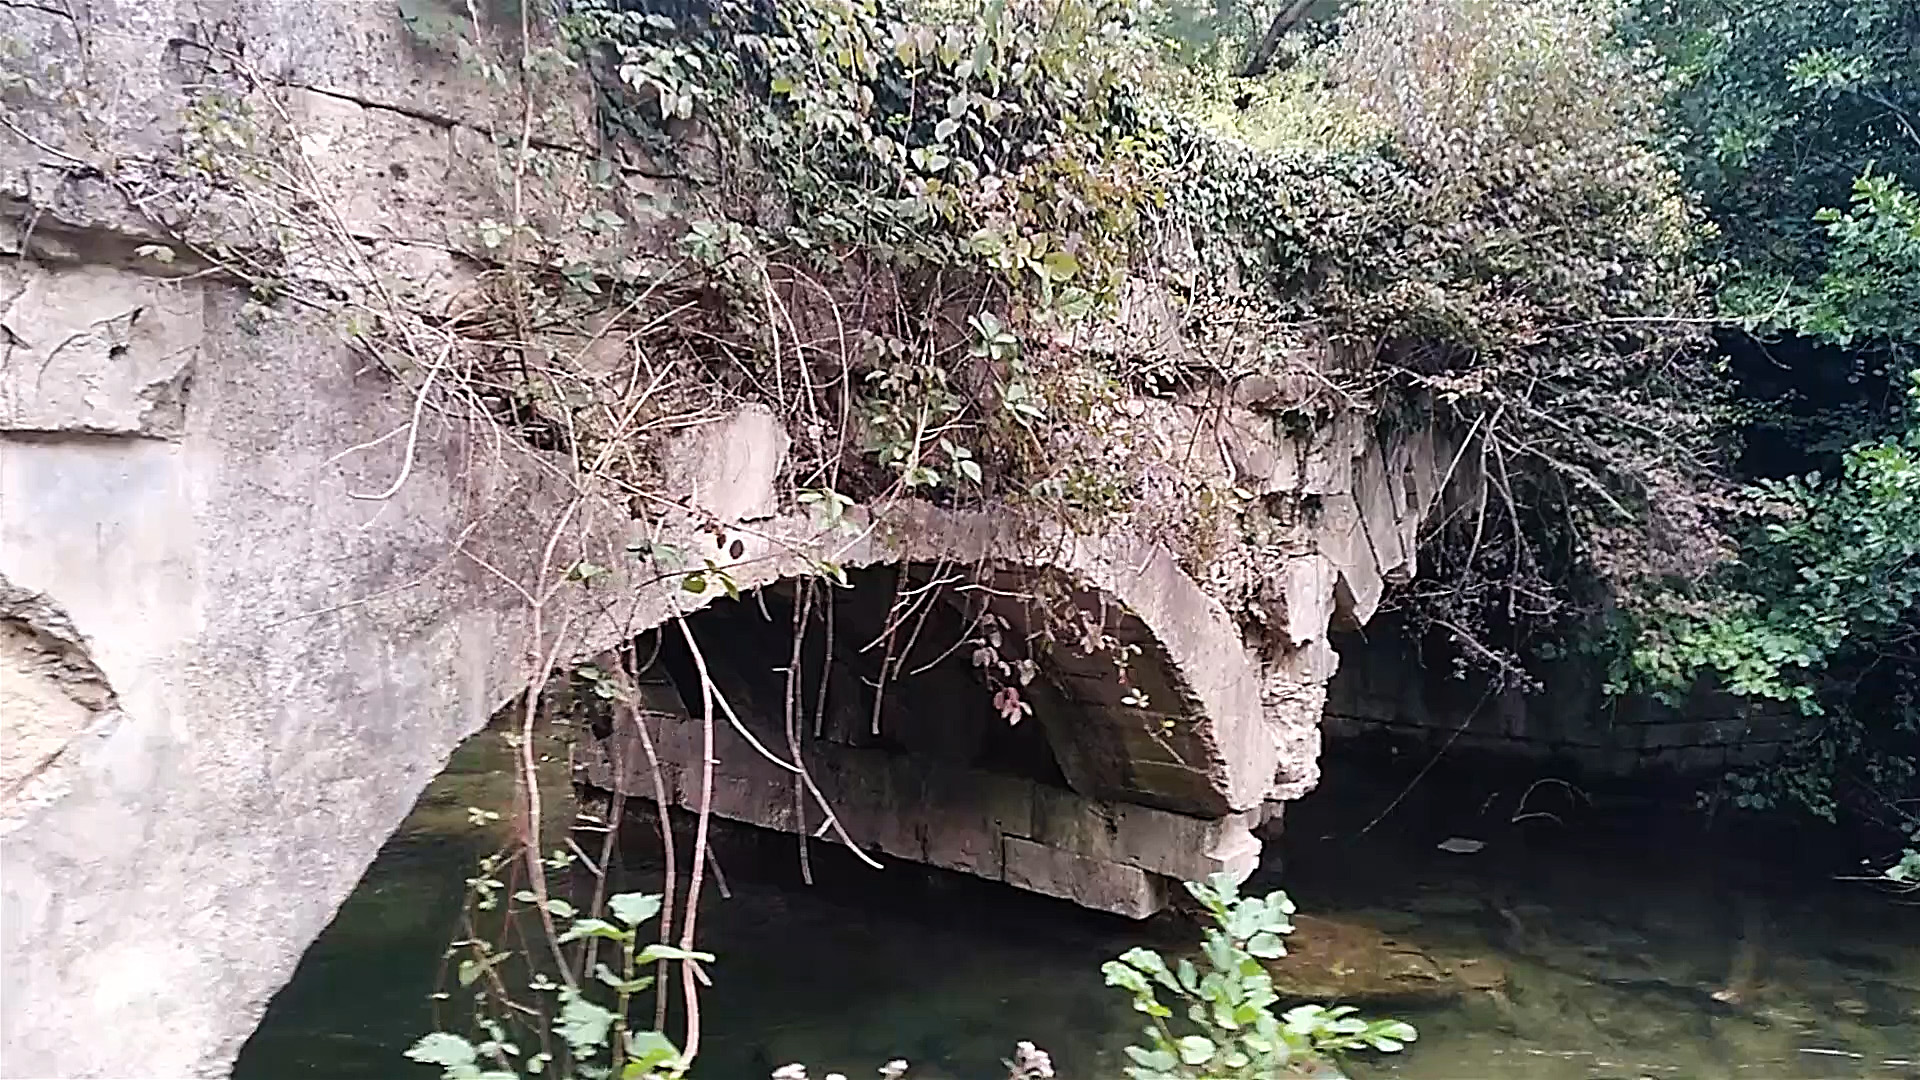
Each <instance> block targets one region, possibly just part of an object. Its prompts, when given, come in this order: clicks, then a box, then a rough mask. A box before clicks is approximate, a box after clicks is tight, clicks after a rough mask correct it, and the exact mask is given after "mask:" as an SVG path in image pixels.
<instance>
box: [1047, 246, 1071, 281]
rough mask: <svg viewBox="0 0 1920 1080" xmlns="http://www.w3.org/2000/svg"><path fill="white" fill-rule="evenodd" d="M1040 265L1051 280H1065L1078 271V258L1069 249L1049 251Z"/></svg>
mask: <svg viewBox="0 0 1920 1080" xmlns="http://www.w3.org/2000/svg"><path fill="white" fill-rule="evenodd" d="M1040 266H1041V268H1042V269H1043V270H1045V271H1046V275H1047V277H1048V278H1049V279H1051V280H1053V281H1065V280H1067V279H1068V278H1071V277H1072V276H1073V275H1075V274H1077V273H1079V272H1080V260H1079V259H1077V258H1074V255H1073V252H1071V251H1049V252H1047V257H1046V258H1044V259H1041V260H1040Z"/></svg>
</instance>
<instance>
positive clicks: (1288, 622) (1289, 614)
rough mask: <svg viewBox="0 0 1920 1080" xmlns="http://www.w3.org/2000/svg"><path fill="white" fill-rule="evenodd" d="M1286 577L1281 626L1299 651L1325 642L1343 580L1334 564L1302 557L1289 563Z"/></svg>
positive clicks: (1282, 585)
mask: <svg viewBox="0 0 1920 1080" xmlns="http://www.w3.org/2000/svg"><path fill="white" fill-rule="evenodd" d="M1282 574H1283V576H1282V584H1281V588H1282V596H1283V597H1284V602H1285V612H1284V616H1283V618H1282V620H1281V626H1282V627H1283V628H1284V630H1285V633H1286V636H1287V641H1288V643H1289V644H1291V645H1293V646H1294V647H1296V648H1298V647H1299V646H1302V645H1305V644H1307V643H1308V642H1311V641H1325V640H1326V637H1327V626H1328V624H1329V622H1330V621H1331V620H1332V618H1333V594H1334V586H1335V585H1336V583H1337V582H1338V580H1339V572H1338V571H1337V570H1336V569H1335V568H1334V565H1333V563H1332V561H1331V560H1329V559H1328V558H1327V557H1326V556H1324V555H1320V554H1313V555H1302V556H1298V557H1296V558H1293V559H1289V560H1287V566H1286V569H1285V570H1284V571H1283V572H1282Z"/></svg>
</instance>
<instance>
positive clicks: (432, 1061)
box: [407, 893, 713, 1080]
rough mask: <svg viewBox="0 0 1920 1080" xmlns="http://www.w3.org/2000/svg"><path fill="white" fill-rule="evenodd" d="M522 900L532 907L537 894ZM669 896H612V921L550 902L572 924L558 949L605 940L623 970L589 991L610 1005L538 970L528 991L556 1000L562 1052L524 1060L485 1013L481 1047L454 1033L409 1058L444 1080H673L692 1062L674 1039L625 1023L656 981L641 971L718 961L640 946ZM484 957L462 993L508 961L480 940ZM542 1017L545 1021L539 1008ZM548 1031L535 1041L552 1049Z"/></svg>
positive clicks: (598, 971) (467, 965)
mask: <svg viewBox="0 0 1920 1080" xmlns="http://www.w3.org/2000/svg"><path fill="white" fill-rule="evenodd" d="M520 899H526V900H531V899H532V896H531V894H526V895H525V896H523V897H520ZM660 906H661V898H660V897H658V896H654V895H650V894H646V893H619V894H616V895H614V896H610V897H608V898H607V903H606V907H607V912H608V914H610V915H611V916H612V919H611V920H608V919H598V918H582V917H578V912H577V911H575V909H574V907H573V905H571V904H569V903H567V902H566V901H564V900H560V899H550V900H548V901H547V902H546V910H547V913H548V914H549V915H551V916H553V917H555V918H557V919H566V920H569V922H568V924H567V929H566V931H565V933H563V934H561V935H560V936H559V937H558V938H557V939H556V944H558V945H561V946H565V945H568V944H572V943H588V942H607V943H609V944H611V945H612V946H613V947H614V949H616V950H617V956H618V964H619V970H618V971H616V970H614V969H613V967H611V966H609V965H608V964H607V963H605V962H600V963H596V964H595V965H594V969H593V972H592V981H591V983H589V984H588V985H589V986H592V987H594V988H596V995H595V996H598V997H600V998H602V999H609V998H610V1002H609V1003H608V1004H602V1003H601V1002H600V1001H596V1000H594V996H590V995H589V994H588V992H587V990H586V988H583V987H580V986H575V985H573V984H572V983H571V982H568V983H566V984H562V983H556V982H553V981H552V980H551V979H550V978H547V977H545V976H543V975H541V974H538V973H536V974H535V975H534V976H533V977H532V978H531V979H530V980H529V983H528V986H529V988H530V989H532V990H534V991H536V992H539V993H546V994H551V995H552V997H553V1004H554V1006H555V1009H554V1011H553V1013H552V1020H551V1024H550V1033H551V1034H553V1035H557V1036H558V1037H559V1040H560V1042H561V1043H562V1044H563V1045H564V1047H565V1050H564V1052H563V1053H557V1054H556V1053H555V1052H553V1051H550V1050H547V1049H541V1050H539V1051H537V1052H535V1053H531V1054H528V1053H525V1052H523V1050H522V1049H521V1047H520V1045H519V1044H518V1042H516V1041H515V1040H514V1039H513V1038H511V1037H510V1036H509V1033H508V1032H507V1030H506V1028H505V1026H504V1025H503V1024H502V1023H501V1022H500V1021H499V1020H497V1019H495V1018H493V1017H491V1016H486V1015H482V1016H480V1017H478V1018H477V1019H476V1021H475V1027H477V1028H478V1029H479V1032H480V1033H481V1034H484V1035H485V1036H486V1037H485V1038H484V1039H482V1040H481V1041H479V1042H477V1043H476V1042H474V1041H473V1040H472V1039H469V1038H468V1037H467V1036H465V1035H461V1034H458V1033H456V1032H451V1031H435V1032H433V1033H431V1034H429V1035H426V1036H423V1037H422V1038H421V1039H420V1040H419V1041H418V1042H416V1043H414V1044H413V1046H412V1048H411V1049H409V1050H408V1051H407V1057H408V1058H410V1059H412V1060H414V1061H419V1062H423V1063H425V1064H429V1065H438V1066H440V1070H441V1071H440V1075H441V1077H442V1080H518V1078H520V1077H522V1076H550V1077H555V1078H557V1080H571V1078H579V1080H674V1078H677V1077H680V1076H681V1075H683V1074H684V1073H685V1072H686V1069H687V1065H688V1064H689V1062H688V1061H687V1060H686V1059H685V1058H684V1057H683V1056H682V1055H681V1053H680V1051H679V1049H678V1048H677V1047H675V1046H674V1044H673V1041H672V1040H671V1039H669V1038H667V1036H666V1035H665V1034H663V1033H662V1032H659V1031H656V1030H650V1029H642V1030H633V1029H631V1028H629V1026H628V1021H627V1016H628V1012H629V1008H630V1005H631V1002H632V999H633V997H634V996H635V995H637V994H639V993H641V992H642V991H644V990H646V989H647V988H648V987H650V986H652V985H653V981H654V977H653V976H652V975H649V974H642V971H643V970H645V969H647V968H649V967H651V966H652V965H655V964H658V963H659V962H661V961H666V960H675V961H700V962H708V961H711V960H712V959H713V957H712V956H711V955H710V954H707V953H701V952H692V951H688V950H685V949H681V948H677V947H675V946H672V945H667V944H664V943H655V944H648V945H642V944H640V927H641V926H642V925H644V924H645V923H647V922H648V921H650V920H651V919H653V917H654V916H656V915H658V914H659V913H660ZM482 951H483V953H486V958H485V959H483V960H479V961H475V960H467V961H463V962H462V964H461V966H460V970H459V982H460V985H461V986H463V987H466V986H472V985H473V984H474V983H475V982H477V981H479V980H480V979H482V978H485V977H487V976H489V975H491V974H492V969H493V968H494V967H495V966H496V965H497V964H500V963H502V962H504V961H505V960H506V959H507V958H506V956H505V955H504V954H499V953H493V952H490V951H488V950H487V949H486V947H485V946H484V943H482ZM538 1015H541V1016H545V1015H546V1011H545V1010H540V1011H539V1013H538ZM548 1034H549V1032H548V1031H540V1032H536V1033H535V1035H536V1036H537V1037H539V1038H540V1039H541V1042H542V1043H543V1044H544V1043H545V1042H546V1041H547V1040H546V1036H547V1035H548Z"/></svg>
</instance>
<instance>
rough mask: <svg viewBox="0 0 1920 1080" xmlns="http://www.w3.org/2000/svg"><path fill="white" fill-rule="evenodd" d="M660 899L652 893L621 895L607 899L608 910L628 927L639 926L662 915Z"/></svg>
mask: <svg viewBox="0 0 1920 1080" xmlns="http://www.w3.org/2000/svg"><path fill="white" fill-rule="evenodd" d="M660 904H661V900H660V897H659V896H657V895H654V894H651V893H637V892H630V893H619V894H617V895H614V896H610V897H608V898H607V910H608V911H611V912H613V917H614V918H616V919H619V920H620V921H621V922H623V923H626V924H627V925H628V926H639V925H640V924H641V923H643V922H646V921H647V920H648V919H651V918H653V917H654V916H655V915H658V914H660Z"/></svg>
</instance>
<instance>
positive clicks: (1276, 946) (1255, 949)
mask: <svg viewBox="0 0 1920 1080" xmlns="http://www.w3.org/2000/svg"><path fill="white" fill-rule="evenodd" d="M1247 951H1248V952H1250V953H1252V954H1253V955H1255V956H1257V957H1259V958H1260V959H1262V960H1273V959H1277V958H1278V957H1282V956H1285V955H1287V945H1286V942H1284V941H1281V940H1280V935H1279V934H1276V933H1273V932H1272V931H1270V930H1262V931H1260V932H1259V933H1257V934H1255V935H1253V937H1252V938H1250V939H1248V941H1247Z"/></svg>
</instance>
